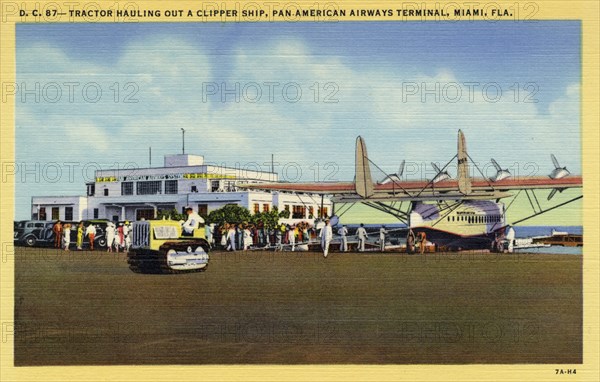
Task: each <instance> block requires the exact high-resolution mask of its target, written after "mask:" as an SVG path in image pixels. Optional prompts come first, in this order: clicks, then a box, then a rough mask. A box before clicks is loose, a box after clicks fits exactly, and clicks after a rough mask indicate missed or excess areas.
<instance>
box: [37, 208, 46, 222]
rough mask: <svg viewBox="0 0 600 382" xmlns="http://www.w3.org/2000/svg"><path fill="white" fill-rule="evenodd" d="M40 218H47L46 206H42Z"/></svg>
mask: <svg viewBox="0 0 600 382" xmlns="http://www.w3.org/2000/svg"><path fill="white" fill-rule="evenodd" d="M38 219H40V220H46V207H40V213H39V214H38Z"/></svg>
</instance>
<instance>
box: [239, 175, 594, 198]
mask: <svg viewBox="0 0 600 382" xmlns="http://www.w3.org/2000/svg"><path fill="white" fill-rule="evenodd" d="M582 186H583V181H582V178H581V176H570V177H566V178H561V179H551V178H549V177H547V176H535V177H533V176H530V177H521V178H509V179H503V180H500V181H497V182H491V181H489V180H487V179H483V178H473V179H472V181H471V188H472V192H491V191H514V190H532V189H555V188H558V189H566V188H581V187H582ZM240 187H242V188H247V189H255V190H267V191H283V192H298V193H303V192H305V193H312V194H318V195H334V196H336V195H347V194H356V188H355V187H356V185H355V183H354V182H312V183H289V182H272V183H258V184H246V185H240ZM458 187H459V184H458V181H457V180H444V181H440V182H437V183H435V184H430V182H428V181H419V180H405V181H393V182H389V183H385V184H374V185H373V194H372V196H374V197H376V196H383V195H384V194H385V195H397V196H405V197H406V196H409V195H416V194H417V193H419V192H422V193H423V194H427V195H431V193H432V192H435V193H436V194H437V193H448V192H453V191H456V190H458Z"/></svg>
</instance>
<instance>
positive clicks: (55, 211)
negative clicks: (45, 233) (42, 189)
mask: <svg viewBox="0 0 600 382" xmlns="http://www.w3.org/2000/svg"><path fill="white" fill-rule="evenodd" d="M58 219H60V216H59V209H58V207H52V220H58Z"/></svg>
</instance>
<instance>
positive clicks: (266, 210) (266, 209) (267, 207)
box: [263, 203, 269, 212]
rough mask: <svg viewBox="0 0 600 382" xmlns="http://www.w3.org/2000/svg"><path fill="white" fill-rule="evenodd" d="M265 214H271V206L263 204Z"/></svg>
mask: <svg viewBox="0 0 600 382" xmlns="http://www.w3.org/2000/svg"><path fill="white" fill-rule="evenodd" d="M263 212H269V205H268V204H267V203H265V204H263Z"/></svg>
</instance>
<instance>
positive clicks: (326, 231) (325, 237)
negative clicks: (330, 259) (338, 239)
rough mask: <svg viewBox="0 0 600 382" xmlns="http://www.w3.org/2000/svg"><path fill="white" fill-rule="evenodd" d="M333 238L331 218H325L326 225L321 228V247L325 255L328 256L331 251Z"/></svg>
mask: <svg viewBox="0 0 600 382" xmlns="http://www.w3.org/2000/svg"><path fill="white" fill-rule="evenodd" d="M331 239H333V229H332V228H331V224H329V219H327V220H325V227H323V229H322V230H321V248H323V257H327V255H328V253H329V243H331Z"/></svg>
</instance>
